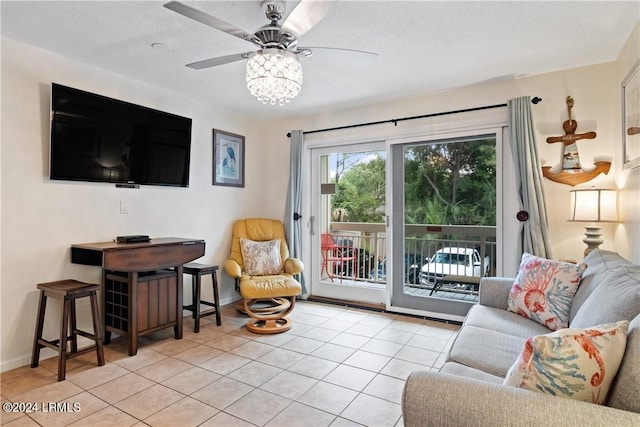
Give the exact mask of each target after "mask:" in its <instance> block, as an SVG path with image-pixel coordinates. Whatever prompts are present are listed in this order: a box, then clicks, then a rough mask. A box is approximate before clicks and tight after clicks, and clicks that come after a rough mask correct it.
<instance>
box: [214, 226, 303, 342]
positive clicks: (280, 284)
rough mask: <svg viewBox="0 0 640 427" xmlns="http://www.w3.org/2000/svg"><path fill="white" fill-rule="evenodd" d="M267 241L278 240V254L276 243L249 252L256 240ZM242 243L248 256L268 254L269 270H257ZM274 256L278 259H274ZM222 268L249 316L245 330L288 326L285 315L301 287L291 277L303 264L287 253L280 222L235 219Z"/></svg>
mask: <svg viewBox="0 0 640 427" xmlns="http://www.w3.org/2000/svg"><path fill="white" fill-rule="evenodd" d="M270 241H279V242H278V244H279V256H278V253H273V251H275V250H277V249H274V248H277V247H278V244H276V245H271V246H269V248H271V249H268V248H265V247H264V246H262V247H261V248H260V251H254V252H250V251H249V249H248V248H249V247H250V245H253V244H255V243H264V242H270ZM243 246H244V253H245V255H247V256H250V257H252V256H253V255H254V254H255V253H259V255H260V256H267V257H270V258H271V259H270V261H272V262H271V264H269V267H270V268H271V271H268V272H260V271H259V270H260V268H256V266H255V265H254V264H255V262H254V261H255V260H253V259H244V257H243ZM269 251H271V252H269ZM274 258H275V259H276V261H277V262H273V261H274ZM276 266H277V268H276ZM224 268H225V271H226V272H227V274H229V276H231V277H233V278H234V279H235V282H236V289H237V290H238V291H239V292H240V295H241V296H242V306H241V308H242V311H243V312H245V313H246V314H248V315H249V316H250V317H251V320H250V321H249V323H247V329H249V330H250V331H251V332H255V333H262V334H273V333H278V332H284V331H286V330H288V329H290V328H291V319H289V318H288V317H286V316H287V315H288V314H289V313H291V311H292V310H293V308H294V306H295V297H296V296H297V295H299V294H300V291H301V290H302V287H301V285H300V283H299V282H298V281H297V280H296V279H295V278H294V277H293V276H294V275H296V274H300V273H301V272H302V270H303V268H304V265H303V263H302V261H300V260H299V259H297V258H293V257H291V256H290V255H289V247H288V246H287V241H286V237H285V233H284V226H283V224H282V222H280V221H278V220H272V219H265V218H248V219H242V220H238V221H236V222H235V223H234V224H233V230H232V237H231V253H230V254H229V259H227V260H226V261H225V263H224ZM274 268H276V270H279V271H276V270H273V269H274Z"/></svg>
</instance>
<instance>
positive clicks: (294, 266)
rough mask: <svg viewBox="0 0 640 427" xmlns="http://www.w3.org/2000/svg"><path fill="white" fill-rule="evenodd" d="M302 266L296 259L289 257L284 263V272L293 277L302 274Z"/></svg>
mask: <svg viewBox="0 0 640 427" xmlns="http://www.w3.org/2000/svg"><path fill="white" fill-rule="evenodd" d="M303 268H304V264H302V261H300V260H299V259H298V258H293V257H289V258H287V259H286V260H285V261H284V272H285V273H289V274H291V275H293V276H295V275H296V274H300V273H302V269H303Z"/></svg>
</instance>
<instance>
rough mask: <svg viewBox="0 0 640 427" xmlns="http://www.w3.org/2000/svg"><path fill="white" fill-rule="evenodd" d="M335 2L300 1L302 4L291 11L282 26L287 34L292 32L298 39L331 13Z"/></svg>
mask: <svg viewBox="0 0 640 427" xmlns="http://www.w3.org/2000/svg"><path fill="white" fill-rule="evenodd" d="M332 3H333V2H329V1H317V0H300V3H298V5H297V6H296V7H295V8H294V9H293V10H292V11H291V13H290V14H289V16H288V17H287V19H286V20H285V21H284V23H283V24H282V29H283V30H284V31H285V32H290V33H292V34H294V35H295V36H296V37H300V36H302V35H303V34H304V33H306V32H307V31H309V30H310V29H311V28H313V27H314V26H315V25H316V24H317V23H318V22H320V21H321V20H322V18H324V17H325V15H326V14H327V13H328V12H329V9H330V8H331V5H332Z"/></svg>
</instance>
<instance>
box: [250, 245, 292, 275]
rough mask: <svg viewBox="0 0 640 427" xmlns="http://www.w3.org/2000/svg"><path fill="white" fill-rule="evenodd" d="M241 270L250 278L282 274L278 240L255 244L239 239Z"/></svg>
mask: <svg viewBox="0 0 640 427" xmlns="http://www.w3.org/2000/svg"><path fill="white" fill-rule="evenodd" d="M240 249H241V250H242V263H243V270H244V272H245V273H246V274H248V275H250V276H268V275H271V274H280V273H281V272H282V260H281V259H280V239H274V240H268V241H264V242H255V241H253V240H249V239H240Z"/></svg>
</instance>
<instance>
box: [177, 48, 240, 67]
mask: <svg viewBox="0 0 640 427" xmlns="http://www.w3.org/2000/svg"><path fill="white" fill-rule="evenodd" d="M252 53H253V52H244V53H235V54H233V55H227V56H219V57H217V58H211V59H205V60H203V61H198V62H192V63H191V64H187V67H189V68H193V69H194V70H201V69H203V68H209V67H215V66H218V65H223V64H228V63H230V62H236V61H241V60H243V59H247V58H248V57H249V56H250V55H251V54H252Z"/></svg>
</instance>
